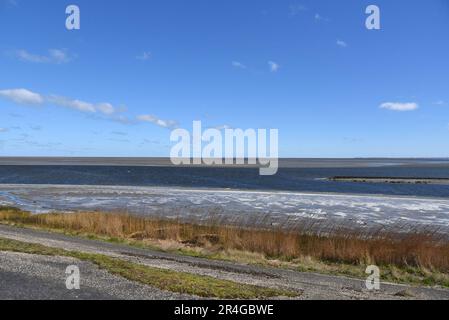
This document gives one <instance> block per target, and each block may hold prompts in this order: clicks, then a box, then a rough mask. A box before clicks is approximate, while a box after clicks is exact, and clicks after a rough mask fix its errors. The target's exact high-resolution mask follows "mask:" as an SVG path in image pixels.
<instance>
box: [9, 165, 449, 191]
mask: <svg viewBox="0 0 449 320" xmlns="http://www.w3.org/2000/svg"><path fill="white" fill-rule="evenodd" d="M319 165H320V163H318V161H317V166H319ZM309 166H310V165H309ZM333 176H364V177H365V176H370V177H420V178H424V177H426V178H449V162H446V163H445V162H438V163H436V162H435V163H434V162H423V161H416V162H415V163H412V164H410V163H408V164H407V165H384V166H377V165H373V166H370V165H367V166H364V165H360V163H359V164H357V165H356V166H354V167H340V168H328V167H313V163H312V165H311V167H300V168H294V167H289V168H280V169H279V172H278V174H277V175H275V176H260V175H259V171H258V169H255V168H217V167H215V168H213V167H201V168H198V167H196V168H195V167H169V166H147V167H145V166H81V165H17V166H14V165H0V184H53V185H110V186H152V187H154V186H159V187H170V186H173V187H186V188H194V189H197V188H206V189H210V188H225V189H244V190H262V191H263V190H277V191H296V192H323V193H327V192H332V193H344V194H383V195H407V196H426V197H444V198H446V197H449V186H448V185H407V184H365V183H351V182H332V181H328V180H327V179H326V178H328V177H333Z"/></svg>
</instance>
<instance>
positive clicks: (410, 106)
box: [380, 102, 419, 111]
mask: <svg viewBox="0 0 449 320" xmlns="http://www.w3.org/2000/svg"><path fill="white" fill-rule="evenodd" d="M380 108H381V109H387V110H392V111H413V110H416V109H418V108H419V105H418V104H417V103H416V102H406V103H403V102H385V103H382V104H381V105H380Z"/></svg>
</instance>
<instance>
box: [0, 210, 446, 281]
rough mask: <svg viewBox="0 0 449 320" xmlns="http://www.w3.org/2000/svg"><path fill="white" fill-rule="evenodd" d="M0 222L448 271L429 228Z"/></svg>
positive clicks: (138, 220)
mask: <svg viewBox="0 0 449 320" xmlns="http://www.w3.org/2000/svg"><path fill="white" fill-rule="evenodd" d="M0 221H4V222H8V223H14V224H22V225H28V226H34V227H41V228H47V229H57V230H64V231H67V232H72V233H78V234H93V235H96V236H105V237H112V238H118V239H125V240H126V239H127V240H129V239H132V240H135V241H138V242H140V241H142V242H145V241H146V240H163V241H165V243H169V244H170V243H171V244H174V243H181V244H183V245H187V246H191V247H196V248H198V247H199V248H209V249H213V250H214V251H215V252H218V251H227V252H229V251H232V250H234V251H240V252H248V253H250V254H261V255H263V256H264V257H267V258H270V259H280V260H283V261H293V260H295V259H304V258H312V259H314V260H317V261H326V262H330V263H345V264H353V265H360V264H364V265H366V264H377V265H379V266H381V265H389V266H390V265H391V266H396V267H398V268H408V267H411V268H419V269H420V270H432V271H433V270H435V271H439V272H444V273H448V272H449V242H448V241H447V240H444V239H443V238H441V237H439V236H437V233H435V232H424V231H422V232H413V233H405V234H400V233H392V232H386V231H371V232H369V234H367V233H366V231H364V233H363V234H362V233H357V232H354V231H349V230H342V229H336V230H332V231H329V228H327V231H326V233H325V234H320V233H319V232H310V231H308V230H305V229H304V228H301V227H298V226H297V227H295V229H294V230H285V229H276V228H272V229H270V230H268V229H252V228H245V227H236V226H228V225H214V224H211V225H200V224H193V223H185V222H179V221H174V220H163V219H150V218H143V217H137V216H132V215H127V214H114V213H111V214H109V213H98V212H81V213H72V214H42V215H32V214H29V213H27V212H23V211H20V210H17V209H14V208H2V209H0ZM173 247H175V245H173Z"/></svg>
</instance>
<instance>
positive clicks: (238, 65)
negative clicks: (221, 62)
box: [232, 61, 246, 69]
mask: <svg viewBox="0 0 449 320" xmlns="http://www.w3.org/2000/svg"><path fill="white" fill-rule="evenodd" d="M232 66H233V67H234V68H240V69H246V66H245V65H244V64H243V63H240V62H238V61H232Z"/></svg>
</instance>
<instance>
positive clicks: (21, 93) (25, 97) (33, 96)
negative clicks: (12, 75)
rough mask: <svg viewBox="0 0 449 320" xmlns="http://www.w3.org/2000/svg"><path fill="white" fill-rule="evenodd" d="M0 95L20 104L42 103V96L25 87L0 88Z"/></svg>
mask: <svg viewBox="0 0 449 320" xmlns="http://www.w3.org/2000/svg"><path fill="white" fill-rule="evenodd" d="M0 96H1V97H4V98H7V99H9V100H12V101H14V102H16V103H20V104H42V103H43V102H44V97H42V96H41V95H40V94H38V93H34V92H31V91H29V90H26V89H8V90H0Z"/></svg>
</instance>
